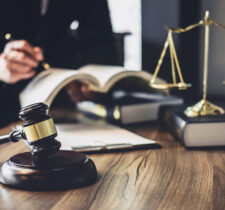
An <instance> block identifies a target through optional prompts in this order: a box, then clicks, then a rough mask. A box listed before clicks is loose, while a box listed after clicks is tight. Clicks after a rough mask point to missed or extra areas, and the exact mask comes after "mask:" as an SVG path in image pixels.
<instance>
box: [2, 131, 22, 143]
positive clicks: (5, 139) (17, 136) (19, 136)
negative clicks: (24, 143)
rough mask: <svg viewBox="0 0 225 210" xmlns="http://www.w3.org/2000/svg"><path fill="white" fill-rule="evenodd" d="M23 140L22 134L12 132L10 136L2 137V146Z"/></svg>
mask: <svg viewBox="0 0 225 210" xmlns="http://www.w3.org/2000/svg"><path fill="white" fill-rule="evenodd" d="M21 139H23V137H22V134H21V132H19V131H12V132H11V133H10V134H7V135H3V136H0V145H1V144H6V143H8V142H17V141H19V140H21Z"/></svg>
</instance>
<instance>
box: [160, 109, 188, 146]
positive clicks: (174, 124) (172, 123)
mask: <svg viewBox="0 0 225 210" xmlns="http://www.w3.org/2000/svg"><path fill="white" fill-rule="evenodd" d="M159 118H160V121H161V122H162V123H163V127H164V128H166V129H167V130H169V131H170V132H171V133H172V134H173V135H174V136H175V137H176V138H177V139H178V140H179V141H180V142H181V143H182V144H183V145H184V146H186V145H185V142H184V131H185V127H186V125H187V122H186V121H185V120H184V119H182V118H181V117H180V116H178V115H177V114H176V113H175V112H174V111H173V110H172V108H171V107H170V106H164V107H161V109H160V112H159Z"/></svg>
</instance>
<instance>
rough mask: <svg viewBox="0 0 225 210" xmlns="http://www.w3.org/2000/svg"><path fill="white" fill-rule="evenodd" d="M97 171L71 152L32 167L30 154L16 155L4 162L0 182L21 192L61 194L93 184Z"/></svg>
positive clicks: (52, 157)
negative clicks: (53, 192) (49, 191)
mask: <svg viewBox="0 0 225 210" xmlns="http://www.w3.org/2000/svg"><path fill="white" fill-rule="evenodd" d="M96 179H97V170H96V167H95V164H94V163H93V161H92V160H91V159H89V158H88V157H86V156H85V155H84V154H82V153H79V152H74V151H63V150H61V151H59V152H57V153H56V154H54V155H52V156H51V157H49V158H46V159H44V160H43V161H39V162H38V163H36V162H35V161H34V157H33V156H32V154H31V153H30V152H26V153H21V154H17V155H15V156H13V157H11V158H10V159H9V160H8V161H6V162H5V163H4V164H3V165H2V167H1V171H0V182H1V183H2V184H4V185H7V186H9V187H13V188H18V189H24V190H41V191H42V190H61V189H71V188H77V187H83V186H87V185H90V184H92V183H94V182H95V181H96Z"/></svg>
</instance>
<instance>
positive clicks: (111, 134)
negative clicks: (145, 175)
mask: <svg viewBox="0 0 225 210" xmlns="http://www.w3.org/2000/svg"><path fill="white" fill-rule="evenodd" d="M56 129H57V132H58V136H57V139H58V140H59V141H60V142H61V143H62V149H67V150H78V151H95V150H102V149H107V150H110V149H119V148H132V147H135V146H137V145H151V144H156V142H155V141H153V140H150V139H146V138H144V137H141V136H139V135H137V134H134V133H132V132H130V131H128V130H125V129H122V128H119V127H117V126H114V125H111V124H107V123H105V122H104V121H94V120H89V121H86V122H79V123H73V124H56Z"/></svg>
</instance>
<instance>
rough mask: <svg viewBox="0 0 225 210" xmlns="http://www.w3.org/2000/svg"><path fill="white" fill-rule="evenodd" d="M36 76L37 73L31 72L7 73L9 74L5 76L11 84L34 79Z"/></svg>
mask: <svg viewBox="0 0 225 210" xmlns="http://www.w3.org/2000/svg"><path fill="white" fill-rule="evenodd" d="M34 75H35V71H29V72H27V73H23V74H21V73H18V72H14V71H11V72H7V74H5V80H6V81H7V83H9V84H14V83H16V82H18V81H20V80H24V79H29V78H32V77H33V76H34Z"/></svg>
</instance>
